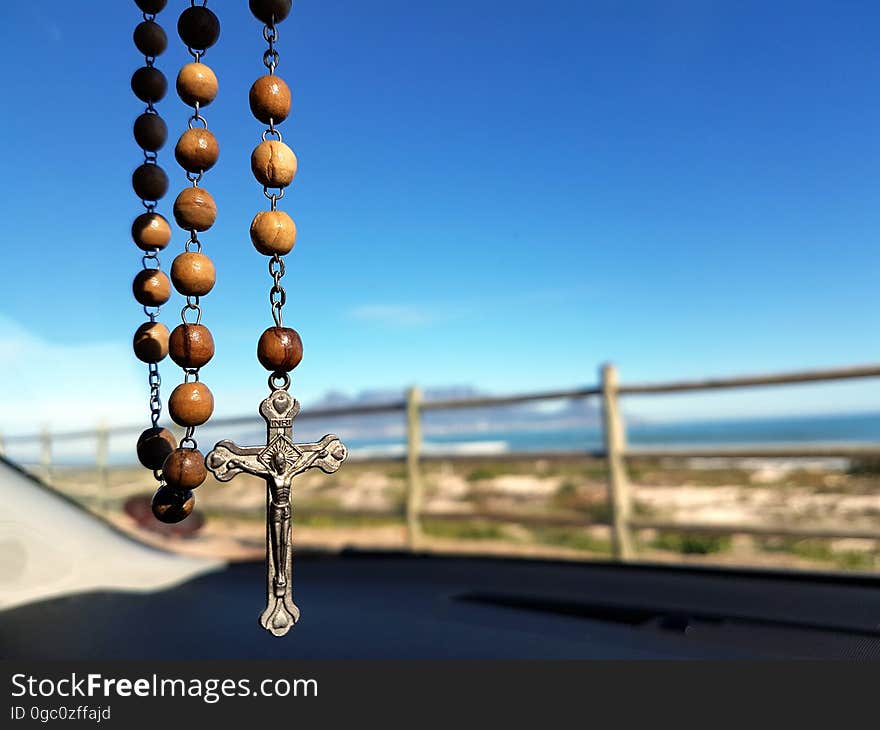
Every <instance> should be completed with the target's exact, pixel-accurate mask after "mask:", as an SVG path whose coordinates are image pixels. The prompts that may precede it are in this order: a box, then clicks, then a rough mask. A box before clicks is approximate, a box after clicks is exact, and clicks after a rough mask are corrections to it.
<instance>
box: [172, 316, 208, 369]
mask: <svg viewBox="0 0 880 730" xmlns="http://www.w3.org/2000/svg"><path fill="white" fill-rule="evenodd" d="M168 350H169V352H170V353H171V359H172V360H174V362H175V363H177V364H178V365H180V367H182V368H200V367H202V366H203V365H207V364H208V362H209V361H210V360H211V358H212V357H214V338H213V337H212V336H211V331H210V330H209V329H208V328H207V327H205V325H203V324H188V323H187V324H179V325H177V327H175V328H174V330H173V331H172V333H171V337H170V338H169V340H168Z"/></svg>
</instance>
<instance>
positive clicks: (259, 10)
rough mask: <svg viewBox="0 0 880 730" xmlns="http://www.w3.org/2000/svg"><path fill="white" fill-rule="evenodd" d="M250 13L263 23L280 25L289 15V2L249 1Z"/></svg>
mask: <svg viewBox="0 0 880 730" xmlns="http://www.w3.org/2000/svg"><path fill="white" fill-rule="evenodd" d="M250 6H251V12H252V13H253V14H254V17H255V18H256V19H257V20H262V21H263V22H264V23H273V22H274V23H280V22H281V21H282V20H284V19H285V18H286V17H287V16H288V15H289V14H290V6H291V0H250Z"/></svg>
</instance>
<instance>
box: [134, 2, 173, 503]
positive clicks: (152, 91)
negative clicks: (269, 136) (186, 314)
mask: <svg viewBox="0 0 880 730" xmlns="http://www.w3.org/2000/svg"><path fill="white" fill-rule="evenodd" d="M136 4H137V6H138V8H140V10H141V11H142V17H143V20H142V21H141V22H140V23H138V25H137V26H136V27H135V29H134V33H133V40H134V44H135V46H136V47H137V49H138V50H139V51H140V52H141V53H143V54H144V65H143V66H142V67H141V68H139V69H137V70H136V71H135V72H134V74H133V75H132V77H131V89H132V91H133V92H134V94H135V96H137V98H138V99H140V100H141V101H143V102H144V103H146V105H147V106H146V109H145V110H144V112H143V113H142V114H141V115H140V116H138V118H137V119H135V122H134V127H133V132H134V138H135V141H136V142H137V144H138V146H139V147H140V148H141V149H142V150H143V153H144V161H143V164H142V165H140V166H139V167H138V168H137V169H136V170H135V171H134V174H133V175H132V187H133V188H134V191H135V193H136V195H137V196H138V197H139V198H140V199H141V202H142V204H143V206H144V208H145V209H146V212H144V213H141V214H140V215H139V216H137V217H136V218H135V219H134V221H133V223H132V225H131V237H132V239H133V240H134V243H135V245H136V246H137V247H138V248H139V249H140V250H141V251H142V252H143V255H142V256H141V264H142V267H143V268H142V270H141V271H140V272H139V273H138V274H137V276H135V278H134V282H133V284H132V292H133V294H134V298H135V299H136V300H137V302H138V303H139V304H141V305H142V306H143V309H144V313H145V314H146V315H147V317H148V318H149V320H148V321H147V322H144V323H143V324H142V325H141V326H140V327H138V328H137V330H136V331H135V333H134V338H133V342H132V345H133V348H134V354H135V356H136V357H137V358H138V360H141V361H142V362H145V363H147V366H148V374H149V375H148V383H149V386H150V420H151V422H152V426H151V427H150V428H148V429H146V430H145V431H144V432H143V433H141V435H140V436H139V437H138V440H137V455H138V460H139V461H140V462H141V464H143V465H144V466H145V467H146V468H147V469H150V470H152V471H153V475H154V476H155V478H156V481H158V482H159V484H160V488H161V485H163V484H164V482H163V477H162V465H163V463H164V461H165V458H166V457H167V456H168V454H170V453H171V451H173V449H174V448H175V446H176V441H175V439H174V435H173V434H172V433H171V432H170V431H169V430H168V429H165V428H161V427H160V426H159V419H160V418H161V416H162V399H161V397H160V391H159V389H160V386H161V384H162V380H161V378H160V376H159V362H160V361H161V360H163V359H164V358H165V356H166V355H167V354H168V338H169V334H168V328H167V327H166V326H165V325H164V324H162V323H161V322H159V321H158V317H159V308H160V306H161V305H162V304H164V303H165V302H167V301H168V298H169V297H170V295H171V285H170V284H169V282H168V277H167V276H166V275H165V274H164V273H163V272H162V271H161V269H160V263H159V252H160V251H161V250H162V249H164V248H165V247H166V246H167V245H168V242H169V241H170V240H171V226H169V225H168V221H167V220H166V219H165V217H164V216H162V215H161V214H159V213H157V212H156V206H157V204H158V201H159V199H161V198H162V197H163V196H164V195H165V193H166V192H167V191H168V176H167V175H166V174H165V171H164V170H163V169H162V168H161V167H159V164H158V153H159V150H160V149H162V147H163V146H164V145H165V141H166V140H167V139H168V127H167V126H166V124H165V121H164V120H163V119H162V117H161V116H159V113H158V112H157V111H156V108H155V106H154V104H155V103H157V102H159V101H160V100H161V99H162V98H163V97H164V96H165V92H166V90H167V88H168V82H167V81H166V79H165V75H164V74H163V73H162V72H161V71H160V70H159V69H157V68H156V67H155V62H156V57H157V56H160V55H161V54H162V53H163V52H164V51H165V49H166V48H167V46H168V38H167V36H166V35H165V31H164V30H163V29H162V27H161V26H160V25H159V24H158V23H157V22H156V15H157V14H158V13H159V12H160V11H161V10H162V9H163V8H164V7H165V0H136Z"/></svg>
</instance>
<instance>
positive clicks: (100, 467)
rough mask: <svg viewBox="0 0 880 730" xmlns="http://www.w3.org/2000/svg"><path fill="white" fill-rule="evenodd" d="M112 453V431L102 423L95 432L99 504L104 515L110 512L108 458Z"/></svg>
mask: <svg viewBox="0 0 880 730" xmlns="http://www.w3.org/2000/svg"><path fill="white" fill-rule="evenodd" d="M109 452H110V431H109V429H108V428H107V424H106V423H103V422H102V423H101V424H100V425H99V426H98V430H97V431H96V432H95V470H96V471H97V479H96V481H97V484H98V492H99V494H98V503H99V504H100V506H101V511H102V512H103V513H104V514H108V513H109V512H110V509H109V504H110V500H109V497H110V495H109V494H108V493H107V491H108V488H109V486H110V483H109V480H108V474H107V457H108V454H109Z"/></svg>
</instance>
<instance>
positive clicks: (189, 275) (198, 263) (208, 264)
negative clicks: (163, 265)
mask: <svg viewBox="0 0 880 730" xmlns="http://www.w3.org/2000/svg"><path fill="white" fill-rule="evenodd" d="M171 281H172V283H173V284H174V288H175V289H177V291H178V292H180V293H181V294H183V295H184V296H186V297H188V296H194V297H203V296H205V294H207V293H208V292H209V291H211V289H213V288H214V282H215V281H217V274H216V272H215V271H214V262H213V261H211V259H209V258H208V257H207V256H205V254H203V253H196V252H195V251H187V252H185V253H182V254H180V255H179V256H177V258H175V259H174V263H172V264H171Z"/></svg>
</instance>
